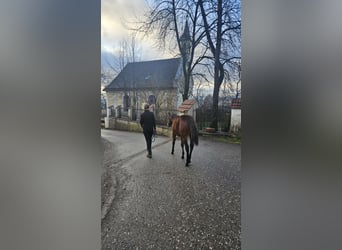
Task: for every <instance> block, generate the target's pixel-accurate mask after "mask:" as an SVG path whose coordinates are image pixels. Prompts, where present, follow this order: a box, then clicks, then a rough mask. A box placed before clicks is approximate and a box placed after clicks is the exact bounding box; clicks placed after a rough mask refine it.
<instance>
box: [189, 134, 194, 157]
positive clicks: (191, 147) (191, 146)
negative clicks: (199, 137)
mask: <svg viewBox="0 0 342 250" xmlns="http://www.w3.org/2000/svg"><path fill="white" fill-rule="evenodd" d="M193 149H194V143H193V142H192V140H191V139H190V154H189V163H190V162H191V155H192V150H193Z"/></svg>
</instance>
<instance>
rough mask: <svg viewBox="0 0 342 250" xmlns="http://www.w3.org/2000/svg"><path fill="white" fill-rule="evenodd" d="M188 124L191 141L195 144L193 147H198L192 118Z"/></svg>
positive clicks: (195, 128)
mask: <svg viewBox="0 0 342 250" xmlns="http://www.w3.org/2000/svg"><path fill="white" fill-rule="evenodd" d="M189 123H190V124H189V125H190V131H191V141H192V142H193V143H195V145H198V129H197V126H196V123H195V121H194V119H193V118H192V117H191V118H190V120H189Z"/></svg>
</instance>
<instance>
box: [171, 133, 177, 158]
mask: <svg viewBox="0 0 342 250" xmlns="http://www.w3.org/2000/svg"><path fill="white" fill-rule="evenodd" d="M172 137H173V138H172V150H171V154H172V155H173V153H174V150H175V142H176V135H175V134H172Z"/></svg>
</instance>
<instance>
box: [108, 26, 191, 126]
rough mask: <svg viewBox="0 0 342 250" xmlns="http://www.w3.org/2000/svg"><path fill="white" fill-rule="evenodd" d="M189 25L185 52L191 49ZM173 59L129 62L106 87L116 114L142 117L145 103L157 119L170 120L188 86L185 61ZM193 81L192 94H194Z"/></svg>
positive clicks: (186, 27)
mask: <svg viewBox="0 0 342 250" xmlns="http://www.w3.org/2000/svg"><path fill="white" fill-rule="evenodd" d="M189 39H190V34H189V28H188V25H187V23H186V25H185V29H184V33H183V35H182V36H181V44H182V51H186V52H189V51H190V50H189V46H190V43H189ZM182 54H183V55H184V58H171V59H162V60H153V61H141V62H131V63H128V64H127V65H126V66H125V67H124V68H123V70H122V71H121V72H120V73H119V74H118V75H117V76H116V77H115V78H114V80H113V81H112V82H111V83H110V84H109V85H108V86H107V87H106V88H105V89H104V91H105V92H106V96H107V104H108V107H111V108H112V110H115V116H116V117H120V116H127V117H128V118H129V119H131V120H138V119H139V118H140V114H141V112H142V111H143V107H144V104H146V103H148V104H150V107H151V110H152V111H153V112H154V113H155V116H156V119H157V121H159V122H160V123H165V124H166V123H167V119H168V112H177V107H178V106H180V105H181V103H182V102H183V98H182V92H183V89H184V87H183V86H184V76H183V68H182V65H183V60H187V59H188V56H187V54H186V53H182ZM192 88H193V80H192V79H191V81H190V86H189V93H190V95H191V94H192Z"/></svg>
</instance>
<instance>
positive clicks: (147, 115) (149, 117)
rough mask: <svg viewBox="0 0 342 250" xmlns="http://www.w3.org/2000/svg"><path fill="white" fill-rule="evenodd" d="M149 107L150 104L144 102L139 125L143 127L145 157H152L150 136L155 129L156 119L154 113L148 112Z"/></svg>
mask: <svg viewBox="0 0 342 250" xmlns="http://www.w3.org/2000/svg"><path fill="white" fill-rule="evenodd" d="M149 108H150V106H149V105H148V104H145V106H144V109H145V111H144V113H142V114H141V116H140V125H141V127H142V129H143V132H144V136H145V140H146V148H147V157H148V158H152V136H153V133H154V132H155V130H156V120H155V118H154V114H153V113H152V112H150V110H149Z"/></svg>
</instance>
